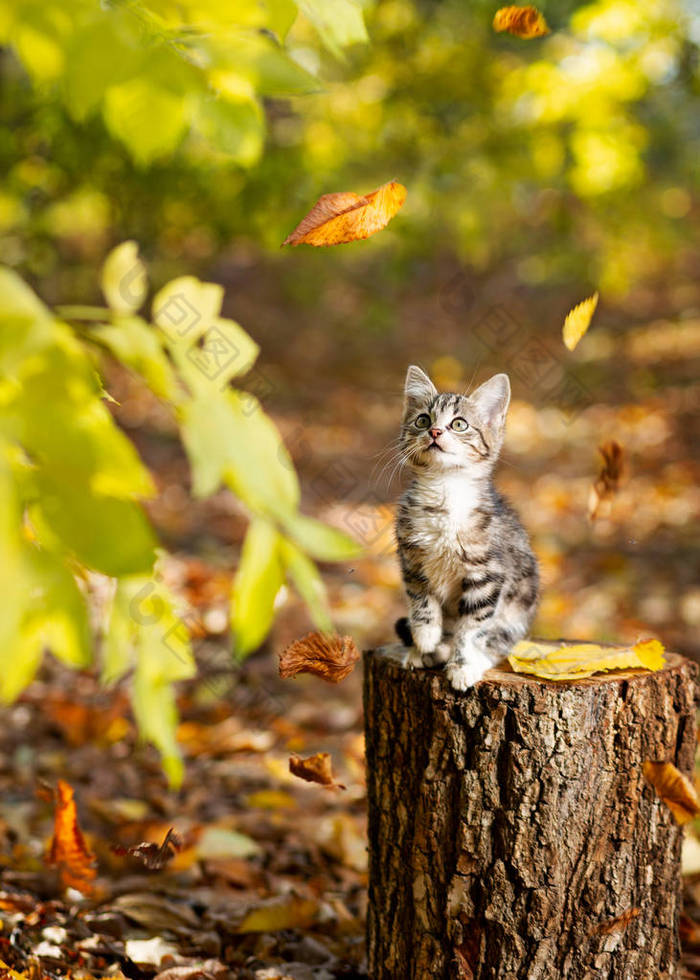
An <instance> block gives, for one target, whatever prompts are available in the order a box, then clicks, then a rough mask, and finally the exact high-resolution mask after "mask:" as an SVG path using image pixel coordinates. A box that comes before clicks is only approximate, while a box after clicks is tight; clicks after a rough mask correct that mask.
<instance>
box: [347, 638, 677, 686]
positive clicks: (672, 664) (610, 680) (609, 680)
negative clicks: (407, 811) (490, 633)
mask: <svg viewBox="0 0 700 980" xmlns="http://www.w3.org/2000/svg"><path fill="white" fill-rule="evenodd" d="M534 642H537V640H536V639H535V641H534ZM542 642H543V643H580V642H582V641H581V640H542ZM586 642H592V641H586ZM597 645H598V646H601V647H607V646H609V647H610V648H611V649H614V645H613V644H609V643H599V644H597ZM410 649H411V648H410V647H405V646H404V645H403V644H402V643H388V644H385V645H383V646H380V647H376V649H374V650H368V651H367V653H366V656H368V657H373V658H375V659H376V660H384V661H386V662H387V663H388V664H393V665H394V666H395V667H398V668H400V669H402V670H405V671H407V672H408V671H412V670H414V669H416V668H412V667H410V666H409V665H408V664H407V663H406V656H407V654H408V653H409V651H410ZM664 657H665V660H666V662H665V664H664V665H663V667H661V668H660V669H659V670H655V671H651V670H647V669H645V668H643V667H634V668H627V669H625V670H609V671H605V672H604V673H596V674H593V675H592V676H590V677H581V678H578V679H576V680H554V679H550V678H547V677H539V676H537V675H535V674H521V673H518V672H517V671H515V670H513V668H512V667H511V666H510V664H509V663H508V661H507V660H503V661H502V662H501V663H499V664H498V665H497V666H496V667H492V668H491V670H487V671H486V673H485V674H484V676H483V678H482V682H481V683H487V684H488V683H489V682H490V683H492V684H496V685H501V686H508V687H527V686H530V685H532V684H544V685H546V686H547V687H555V688H556V687H560V688H562V689H564V688H566V689H570V688H572V687H592V686H598V685H600V684H619V683H620V682H621V681H634V680H641V681H643V680H644V679H645V678H649V677H650V676H656V677H658V676H659V675H660V674H663V673H665V672H668V671H675V670H677V669H678V668H679V667H680V666H681V665H682V664H688V663H692V661H689V660H688V658H687V657H683V656H681V655H680V654H679V653H670V652H669V651H668V650H667V651H665V653H664ZM418 669H419V670H421V668H418ZM421 672H422V673H425V674H426V675H430V676H433V677H435V678H436V679H437V678H439V679H440V680H441V681H442V682H443V683H444V684H445V686H446V687H449V685H448V683H447V678H446V677H445V674H444V671H443V670H442V668H422V671H421ZM449 689H450V690H452V688H449ZM452 693H453V694H455V695H459V693H460V692H458V691H452ZM466 693H467V694H468V693H469V692H466Z"/></svg>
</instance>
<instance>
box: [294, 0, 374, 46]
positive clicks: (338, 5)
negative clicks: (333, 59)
mask: <svg viewBox="0 0 700 980" xmlns="http://www.w3.org/2000/svg"><path fill="white" fill-rule="evenodd" d="M297 6H298V7H299V9H300V10H301V11H302V12H303V13H304V14H305V15H306V16H307V17H308V18H309V20H310V21H311V23H312V24H313V25H314V27H315V28H316V30H317V31H318V33H319V34H320V35H321V38H322V39H323V42H324V44H325V45H326V47H327V48H329V50H330V51H332V52H333V54H335V55H340V54H341V52H342V49H343V48H345V47H347V46H349V45H351V44H357V43H358V42H359V43H362V42H365V41H367V40H368V37H367V30H366V28H365V22H364V20H363V17H362V7H361V6H360V4H359V3H356V2H355V0H297Z"/></svg>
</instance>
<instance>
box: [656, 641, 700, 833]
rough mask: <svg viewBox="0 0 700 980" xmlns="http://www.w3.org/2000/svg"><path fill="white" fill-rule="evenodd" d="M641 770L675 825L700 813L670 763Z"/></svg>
mask: <svg viewBox="0 0 700 980" xmlns="http://www.w3.org/2000/svg"><path fill="white" fill-rule="evenodd" d="M650 642H652V643H653V642H654V641H653V640H652V641H650ZM643 769H644V776H645V778H646V779H647V781H648V782H650V783H651V785H652V786H653V787H654V789H655V790H656V793H657V795H658V796H659V798H660V799H661V800H663V802H664V803H665V804H666V806H667V807H668V808H669V810H670V811H671V813H672V814H673V816H674V819H675V821H676V823H679V824H684V823H687V822H688V821H689V820H692V819H693V817H696V816H697V815H698V814H699V813H700V801H699V800H698V794H697V792H696V791H695V787H694V786H693V784H692V783H691V782H690V780H689V779H688V778H687V776H684V775H683V773H682V772H679V770H678V769H676V767H675V766H674V765H673V763H672V762H645V763H644V766H643Z"/></svg>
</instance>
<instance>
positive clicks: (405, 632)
mask: <svg viewBox="0 0 700 980" xmlns="http://www.w3.org/2000/svg"><path fill="white" fill-rule="evenodd" d="M394 629H395V630H396V635H397V636H398V638H399V639H400V640H401V642H402V643H403V645H404V646H405V647H412V646H413V634H412V633H411V624H410V623H409V621H408V616H402V617H401V619H397V620H396V622H395V623H394Z"/></svg>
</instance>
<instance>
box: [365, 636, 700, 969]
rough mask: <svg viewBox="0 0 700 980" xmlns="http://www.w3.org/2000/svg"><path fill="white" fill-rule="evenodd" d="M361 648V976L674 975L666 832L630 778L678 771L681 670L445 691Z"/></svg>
mask: <svg viewBox="0 0 700 980" xmlns="http://www.w3.org/2000/svg"><path fill="white" fill-rule="evenodd" d="M404 652H405V648H404V647H402V646H400V645H399V644H395V645H393V646H391V647H382V648H380V649H378V650H376V651H370V652H369V653H367V654H365V690H364V696H365V726H366V747H367V770H368V772H367V777H368V796H369V857H370V883H369V909H368V956H369V974H370V977H371V978H372V980H447V978H459V980H487V978H488V980H495V978H502V980H506V978H507V980H564V978H566V980H584V978H585V980H606V978H610V980H613V978H614V980H652V978H653V980H659V978H674V980H675V978H676V977H677V976H678V966H677V964H678V959H679V941H678V919H679V910H680V847H681V833H682V832H681V829H680V828H679V827H678V826H677V825H676V823H675V822H674V819H673V817H672V816H671V813H670V811H669V809H668V808H667V806H666V805H665V804H664V803H662V802H661V801H660V800H659V799H658V798H657V796H656V795H655V792H654V790H653V789H652V788H651V786H649V785H648V784H647V783H646V781H645V779H644V776H643V774H642V763H643V762H644V761H645V760H647V759H650V760H653V761H670V762H673V763H675V765H676V766H677V767H678V768H679V769H680V770H681V771H682V772H685V773H686V774H689V773H691V772H692V770H693V758H694V751H695V741H696V739H695V697H696V694H695V675H696V672H697V668H696V667H695V665H694V664H692V663H690V662H689V661H688V660H685V659H683V658H682V657H679V656H678V655H676V654H670V655H668V656H667V665H666V666H665V667H664V668H663V669H662V670H660V671H657V672H655V673H650V672H647V671H641V670H640V671H624V672H622V671H618V672H616V673H613V674H607V675H601V676H597V677H592V678H588V679H584V680H580V681H576V682H563V683H562V682H552V681H544V680H539V679H538V678H536V677H530V676H526V675H522V674H514V673H512V672H510V670H509V669H508V668H507V667H504V668H503V669H494V670H491V671H489V672H488V674H487V675H486V678H485V680H484V682H483V683H480V684H478V685H477V686H476V688H474V689H472V690H471V691H469V692H467V693H466V694H460V693H458V692H455V691H453V690H452V689H451V688H450V687H449V685H448V683H447V681H446V678H445V677H444V674H443V672H442V671H440V670H437V671H436V670H408V669H406V668H404V667H403V665H402V663H401V655H402V654H403V653H404Z"/></svg>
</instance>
